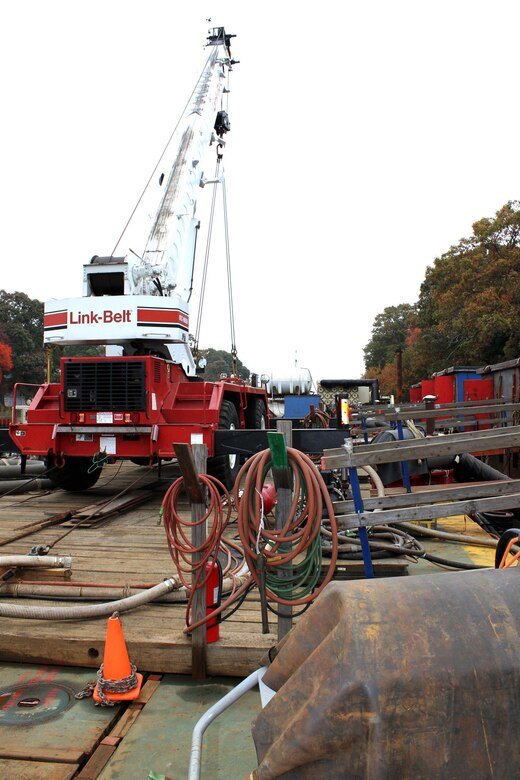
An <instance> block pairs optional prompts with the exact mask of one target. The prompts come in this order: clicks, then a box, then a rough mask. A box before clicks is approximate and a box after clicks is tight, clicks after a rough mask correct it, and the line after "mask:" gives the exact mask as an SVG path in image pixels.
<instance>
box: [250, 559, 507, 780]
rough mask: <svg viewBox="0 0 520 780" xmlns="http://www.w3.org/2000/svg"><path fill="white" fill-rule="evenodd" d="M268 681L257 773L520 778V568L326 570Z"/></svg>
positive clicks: (399, 779)
mask: <svg viewBox="0 0 520 780" xmlns="http://www.w3.org/2000/svg"><path fill="white" fill-rule="evenodd" d="M264 682H265V684H266V685H268V686H269V687H270V688H272V689H274V690H275V691H276V694H275V696H274V697H273V698H272V699H271V701H270V702H269V703H268V704H267V705H266V707H265V708H264V709H263V710H262V711H261V713H260V714H259V715H258V717H257V718H256V720H255V722H254V724H253V738H254V741H255V745H256V750H257V757H258V768H257V770H256V773H257V777H258V778H259V780H271V779H272V778H284V780H304V779H305V778H312V780H320V778H326V780H334V778H353V779H354V778H355V780H361V779H363V780H404V779H405V778H410V779H411V778H413V780H439V779H440V778H442V780H460V778H464V777H468V778H471V780H484V778H486V779H487V778H512V777H520V571H518V570H516V569H514V568H511V569H501V570H490V569H486V570H481V571H470V572H456V573H449V574H448V573H439V574H431V575H424V576H417V577H400V578H386V579H376V580H374V579H372V580H361V581H359V580H358V581H353V582H341V583H339V582H337V583H331V584H330V585H329V586H327V588H326V589H325V590H324V591H323V593H322V594H321V596H320V597H319V598H318V599H317V600H316V602H315V603H314V605H313V606H312V607H311V608H310V609H309V610H308V612H307V613H306V614H305V615H304V616H303V617H302V618H301V619H300V621H299V622H298V623H297V625H296V626H295V628H294V629H293V630H292V632H291V633H290V634H289V635H288V636H287V638H286V640H285V641H284V642H283V643H281V646H280V648H279V650H278V654H277V655H276V657H275V658H274V661H273V662H272V664H271V666H270V667H269V669H268V671H267V673H266V675H265V677H264Z"/></svg>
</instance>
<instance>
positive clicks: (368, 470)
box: [358, 466, 386, 498]
mask: <svg viewBox="0 0 520 780" xmlns="http://www.w3.org/2000/svg"><path fill="white" fill-rule="evenodd" d="M358 470H359V471H364V472H365V474H368V476H369V477H370V479H371V480H372V482H373V483H374V485H375V486H376V489H377V496H378V498H384V497H385V495H386V494H385V486H384V485H383V483H382V481H381V477H380V476H379V474H378V473H377V471H376V470H375V469H374V468H372V466H358Z"/></svg>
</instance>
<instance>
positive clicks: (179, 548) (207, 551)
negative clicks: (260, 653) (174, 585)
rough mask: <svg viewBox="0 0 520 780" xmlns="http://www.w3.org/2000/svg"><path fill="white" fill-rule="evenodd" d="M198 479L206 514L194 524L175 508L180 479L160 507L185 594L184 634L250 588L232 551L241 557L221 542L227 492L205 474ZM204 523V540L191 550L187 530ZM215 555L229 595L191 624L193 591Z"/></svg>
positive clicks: (226, 520)
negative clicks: (222, 559)
mask: <svg viewBox="0 0 520 780" xmlns="http://www.w3.org/2000/svg"><path fill="white" fill-rule="evenodd" d="M198 478H199V481H200V482H201V483H202V485H203V486H204V487H205V488H206V489H207V501H206V512H205V514H204V516H203V517H202V518H201V519H200V520H197V521H195V523H194V522H193V521H192V520H191V519H185V517H183V516H182V514H181V512H180V511H179V510H178V508H177V503H178V500H179V496H180V494H181V491H182V488H183V485H184V479H183V477H179V478H178V479H176V480H175V482H173V484H172V485H171V486H170V487H169V488H168V491H167V492H166V495H165V496H164V499H163V502H162V507H161V513H162V518H163V523H164V530H165V532H166V538H167V540H168V548H169V550H170V555H171V557H172V560H173V562H174V563H175V566H176V568H177V573H178V576H179V578H180V581H181V583H182V585H183V586H184V588H185V589H186V591H187V594H188V603H187V607H186V628H185V629H184V631H185V633H188V632H190V631H192V630H193V629H194V628H197V627H198V626H200V625H203V624H204V623H205V622H206V621H207V620H209V619H214V618H215V617H216V616H217V615H218V614H221V613H222V612H223V611H224V610H225V609H227V608H228V607H229V606H230V605H231V604H233V603H234V602H235V601H236V600H238V599H239V598H241V597H242V596H243V595H244V594H245V593H246V592H247V590H248V589H249V588H250V587H251V584H252V582H251V578H250V577H247V579H245V580H244V575H245V574H246V573H248V572H247V570H246V567H245V566H244V563H243V561H242V560H241V556H240V555H237V554H235V555H234V554H233V551H235V553H240V554H241V550H240V549H239V548H238V546H237V545H236V544H235V543H234V542H232V541H229V540H226V541H224V540H223V538H222V535H223V533H224V531H225V529H226V527H227V525H228V523H229V519H230V516H231V508H232V503H231V497H230V495H229V493H228V491H227V490H226V488H225V487H224V485H223V484H222V483H221V482H219V480H218V479H215V478H214V477H211V476H209V475H208V474H199V475H198ZM204 523H205V524H206V526H207V528H208V533H207V536H206V539H205V541H204V543H203V544H202V545H200V546H199V547H194V546H193V542H192V539H191V530H192V528H193V527H194V525H202V524H204ZM219 554H220V555H222V556H223V557H225V563H224V565H223V567H222V574H223V576H224V577H227V578H228V579H231V581H232V588H231V593H230V594H229V596H228V598H227V599H226V601H225V602H224V603H223V604H221V605H220V607H218V609H216V610H212V612H211V614H208V615H206V617H205V618H204V619H202V620H200V621H198V622H197V623H191V605H192V601H193V594H194V592H195V590H196V589H197V588H201V587H203V586H204V585H205V584H206V582H207V580H208V578H209V577H210V575H211V568H212V567H211V566H210V565H208V564H210V562H211V561H216V560H217V559H218V557H219ZM194 558H195V560H194Z"/></svg>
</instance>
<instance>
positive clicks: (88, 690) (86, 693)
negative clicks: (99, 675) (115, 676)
mask: <svg viewBox="0 0 520 780" xmlns="http://www.w3.org/2000/svg"><path fill="white" fill-rule="evenodd" d="M96 685H97V683H96V681H95V680H93V681H92V682H89V683H87V684H86V685H85V687H84V688H83V689H82V690H81V691H78V692H77V693H75V694H74V698H75V699H88V698H89V697H90V696H92V694H93V693H94V688H95V687H96Z"/></svg>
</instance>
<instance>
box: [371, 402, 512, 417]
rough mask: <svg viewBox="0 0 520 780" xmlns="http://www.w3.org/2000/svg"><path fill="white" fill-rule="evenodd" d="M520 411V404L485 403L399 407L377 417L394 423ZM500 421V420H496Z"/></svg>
mask: <svg viewBox="0 0 520 780" xmlns="http://www.w3.org/2000/svg"><path fill="white" fill-rule="evenodd" d="M519 410H520V403H503V404H500V405H496V404H488V403H487V402H486V403H483V404H479V405H477V406H472V405H470V406H463V407H459V406H454V405H453V404H452V405H448V406H444V407H441V406H439V407H437V406H436V407H435V408H434V409H424V408H423V409H403V407H399V411H398V410H397V407H396V408H395V411H388V412H385V411H384V412H382V413H380V414H378V415H377V416H378V417H379V418H383V419H384V420H387V421H388V422H394V421H397V420H402V421H404V420H428V419H432V418H437V417H459V416H460V417H462V418H464V417H465V416H467V415H475V414H487V413H494V414H496V415H501V414H503V413H504V412H516V411H519ZM495 419H499V418H495Z"/></svg>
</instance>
